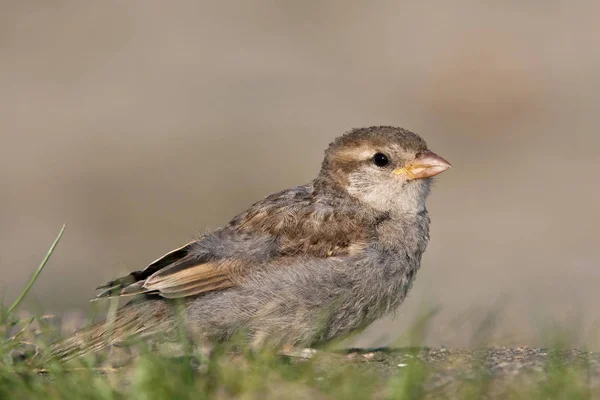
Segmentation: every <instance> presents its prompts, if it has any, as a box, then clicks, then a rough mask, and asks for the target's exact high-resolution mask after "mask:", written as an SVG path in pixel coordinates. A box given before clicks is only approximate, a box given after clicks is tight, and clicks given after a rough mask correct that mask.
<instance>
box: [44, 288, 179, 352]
mask: <svg viewBox="0 0 600 400" xmlns="http://www.w3.org/2000/svg"><path fill="white" fill-rule="evenodd" d="M173 322H174V320H173V318H172V314H171V310H170V307H168V305H167V304H166V302H165V301H164V300H153V301H148V300H147V301H143V302H132V303H129V304H127V305H126V306H124V307H123V308H121V309H120V310H119V311H118V312H117V315H116V317H115V318H114V320H112V321H110V320H106V321H101V322H97V323H95V324H93V325H91V326H89V327H86V328H83V329H81V330H79V331H77V332H75V334H73V335H72V336H71V337H68V338H66V339H63V340H61V341H58V342H56V343H54V344H53V345H52V346H51V347H50V353H49V356H48V357H47V358H46V359H58V360H61V361H68V360H71V359H74V358H78V357H81V356H83V355H85V354H89V353H93V352H97V351H100V350H103V349H105V348H107V347H110V346H115V345H119V344H122V343H123V342H125V341H127V340H129V339H131V338H132V337H138V338H139V337H148V336H152V335H155V334H158V333H160V334H164V333H168V332H169V331H171V330H172V328H173V326H174V323H173Z"/></svg>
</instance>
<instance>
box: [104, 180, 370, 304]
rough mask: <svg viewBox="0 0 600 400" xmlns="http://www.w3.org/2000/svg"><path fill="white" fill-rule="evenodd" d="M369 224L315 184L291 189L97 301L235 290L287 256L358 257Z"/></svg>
mask: <svg viewBox="0 0 600 400" xmlns="http://www.w3.org/2000/svg"><path fill="white" fill-rule="evenodd" d="M364 223H365V221H364V220H361V218H360V216H359V215H357V214H356V213H353V212H352V210H349V212H347V213H343V212H340V210H339V209H336V207H334V206H332V205H331V204H325V203H323V202H321V201H319V199H318V198H316V197H315V196H314V195H313V191H312V187H311V186H300V187H296V188H292V189H288V190H286V191H283V192H280V193H277V194H274V195H271V196H269V197H267V198H266V199H264V200H262V201H260V202H258V203H256V204H254V205H253V206H252V207H251V208H250V209H249V210H248V211H246V212H244V213H242V214H240V215H239V216H237V217H236V218H234V219H233V220H232V221H231V223H230V224H229V225H227V226H226V227H224V228H222V229H221V230H218V231H216V232H218V233H219V236H218V238H217V239H216V240H215V234H214V233H213V234H208V235H205V236H204V237H203V238H201V239H199V240H198V241H194V242H191V243H188V244H187V245H185V246H183V247H181V248H179V249H176V250H173V251H172V252H170V253H167V254H166V255H164V256H163V257H161V258H159V259H158V260H156V261H154V262H153V263H152V264H150V265H149V266H148V267H147V268H146V269H144V270H142V271H135V272H132V273H131V274H129V275H127V276H124V277H122V278H118V279H115V280H113V281H110V282H108V283H107V284H105V285H102V286H100V287H98V289H103V292H101V293H100V294H99V295H98V296H97V298H103V297H114V296H132V295H138V294H142V293H148V294H158V295H160V296H162V297H166V298H180V297H186V296H194V295H199V294H203V293H206V292H210V291H215V290H223V289H227V288H230V287H233V286H234V285H235V282H236V281H239V279H243V277H244V276H245V275H248V274H252V272H253V271H255V270H256V268H257V266H258V265H260V266H261V267H262V268H265V267H267V268H268V267H269V265H270V264H277V263H278V261H281V259H283V258H288V257H294V256H303V257H315V258H325V257H332V256H336V257H341V256H347V255H352V254H354V253H356V252H357V251H360V250H361V249H363V248H364V247H365V246H366V242H367V241H368V240H367V239H368V238H367V236H368V234H369V232H368V230H365V229H360V227H359V225H363V227H364ZM211 235H212V236H211ZM254 243H260V245H256V246H253V244H254ZM199 249H201V251H199ZM250 253H252V254H250Z"/></svg>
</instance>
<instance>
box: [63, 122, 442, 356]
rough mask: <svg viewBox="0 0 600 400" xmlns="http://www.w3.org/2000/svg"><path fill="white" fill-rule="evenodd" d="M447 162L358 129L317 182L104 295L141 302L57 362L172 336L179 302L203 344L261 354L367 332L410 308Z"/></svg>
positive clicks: (395, 134) (415, 143)
mask: <svg viewBox="0 0 600 400" xmlns="http://www.w3.org/2000/svg"><path fill="white" fill-rule="evenodd" d="M448 168H450V164H449V163H448V162H447V161H446V160H444V159H443V158H441V157H440V156H438V155H436V154H435V153H433V152H432V151H430V150H429V149H428V147H427V144H426V143H425V141H424V140H423V139H422V138H421V137H420V136H418V135H416V134H415V133H412V132H409V131H407V130H405V129H402V128H395V127H390V126H379V127H370V128H363V129H354V130H352V131H350V132H348V133H346V134H344V135H343V136H340V137H338V138H337V139H336V140H335V141H334V142H333V143H331V144H330V146H329V148H328V149H327V150H326V151H325V159H324V161H323V164H322V168H321V171H320V173H319V175H318V176H317V178H316V179H315V180H314V181H312V182H311V183H309V184H307V185H303V186H296V187H293V188H291V189H287V190H284V191H281V192H279V193H275V194H272V195H270V196H268V197H266V198H265V199H263V200H261V201H259V202H257V203H255V204H254V205H252V206H251V207H250V208H249V209H248V210H246V211H244V212H242V213H241V214H239V215H238V216H236V217H235V218H233V219H232V220H231V221H230V222H229V223H228V224H227V225H226V226H224V227H222V228H219V229H217V230H215V231H213V232H211V233H207V234H205V235H203V236H202V237H201V238H199V239H198V240H194V241H192V242H190V243H188V244H186V245H185V246H183V247H181V248H179V249H176V250H173V251H171V252H170V253H167V254H166V255H164V256H163V257H161V258H159V259H158V260H156V261H154V262H153V263H152V264H150V265H149V266H148V267H146V269H144V270H141V271H135V272H132V273H130V274H129V275H127V276H125V277H122V278H118V279H115V280H113V281H110V282H108V283H107V284H105V285H102V286H100V287H99V288H98V289H102V290H104V291H103V292H101V293H100V294H99V295H98V298H104V297H113V296H137V298H135V299H134V300H133V301H131V302H129V303H128V304H127V305H125V306H124V307H123V308H121V309H120V310H119V311H118V312H117V316H116V318H115V320H114V323H113V324H112V327H111V329H110V330H108V329H107V328H106V326H107V325H106V324H104V323H99V324H96V325H93V326H91V327H89V328H86V329H83V330H81V331H79V332H78V333H76V334H75V336H73V337H72V338H70V339H67V340H66V341H65V342H62V343H59V344H57V345H56V346H55V348H54V352H55V354H56V355H58V356H59V357H64V356H76V355H78V354H81V353H84V352H87V351H88V350H90V349H91V350H98V349H100V348H103V347H105V346H107V345H111V344H118V343H119V342H121V341H123V340H125V339H126V338H127V337H128V336H131V335H133V334H136V335H141V336H152V335H157V334H159V335H165V334H167V333H168V332H170V331H172V330H173V328H174V327H175V326H176V323H177V321H178V317H177V316H176V314H177V313H176V312H175V311H174V307H172V304H173V303H174V302H177V300H172V299H179V301H180V302H181V305H182V306H183V307H182V309H183V311H184V312H183V314H184V320H185V321H186V323H187V327H188V328H189V329H190V330H191V331H192V332H193V333H194V334H195V335H196V337H199V338H200V339H201V340H206V341H207V342H210V343H212V342H221V341H224V340H227V339H228V338H231V337H232V336H233V335H235V334H236V333H242V334H243V335H244V337H245V338H247V340H248V344H249V345H250V346H251V347H253V348H263V347H275V348H278V347H283V346H286V347H287V346H292V347H299V346H302V347H307V346H313V345H316V344H320V343H324V342H327V341H329V340H331V339H334V338H340V337H344V336H345V335H347V334H350V333H352V332H355V331H357V330H360V329H362V328H364V327H366V326H367V325H369V324H370V323H372V322H373V321H374V320H376V319H377V318H379V317H381V316H383V315H385V314H388V313H390V312H392V311H394V310H395V309H396V308H397V307H398V306H399V305H400V304H401V303H402V301H403V300H404V298H405V297H406V294H407V292H408V291H409V289H410V288H411V286H412V283H413V281H414V278H415V274H416V272H417V270H418V269H419V265H420V260H421V255H422V254H423V252H424V251H425V248H426V246H427V243H428V241H429V216H428V214H427V209H426V207H425V200H426V198H427V196H428V194H429V189H430V186H431V180H432V179H431V178H432V177H433V176H435V175H437V174H439V173H441V172H443V171H445V170H447V169H448Z"/></svg>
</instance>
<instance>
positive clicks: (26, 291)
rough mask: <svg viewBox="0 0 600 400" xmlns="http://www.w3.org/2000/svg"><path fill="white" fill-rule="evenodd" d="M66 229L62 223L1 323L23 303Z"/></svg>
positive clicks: (65, 225)
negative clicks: (38, 264)
mask: <svg viewBox="0 0 600 400" xmlns="http://www.w3.org/2000/svg"><path fill="white" fill-rule="evenodd" d="M66 227H67V224H66V223H64V224H63V226H62V228H60V232H58V236H57V237H56V239H54V243H52V246H50V249H48V252H47V253H46V257H44V259H43V260H42V262H41V263H40V266H39V267H38V268H37V270H36V271H35V272H34V273H33V275H32V276H31V279H29V282H27V285H26V286H25V288H24V289H23V291H22V292H21V294H20V295H19V297H18V298H17V299H16V300H15V302H14V303H13V304H12V305H11V306H10V308H9V309H8V311H6V313H5V314H4V315H3V316H2V321H1V323H4V322H5V321H6V319H7V318H8V316H9V315H10V314H11V313H12V312H13V311H14V310H15V308H17V306H18V305H19V303H21V301H23V299H24V298H25V296H27V293H28V292H29V290H30V289H31V288H32V287H33V284H34V283H35V281H36V279H37V278H38V276H40V274H41V273H42V270H43V269H44V267H45V266H46V263H47V262H48V260H49V259H50V256H51V255H52V253H53V252H54V249H55V248H56V245H57V244H58V242H59V241H60V238H61V237H62V235H63V233H64V231H65V228H66Z"/></svg>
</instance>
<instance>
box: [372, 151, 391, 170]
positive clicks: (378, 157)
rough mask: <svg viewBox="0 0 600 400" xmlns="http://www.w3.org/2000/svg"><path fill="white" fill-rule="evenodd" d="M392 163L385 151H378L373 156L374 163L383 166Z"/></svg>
mask: <svg viewBox="0 0 600 400" xmlns="http://www.w3.org/2000/svg"><path fill="white" fill-rule="evenodd" d="M389 163H390V159H389V158H388V156H386V155H385V154H383V153H377V154H375V155H374V156H373V164H375V165H377V166H378V167H379V168H383V167H385V166H386V165H388V164H389Z"/></svg>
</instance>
